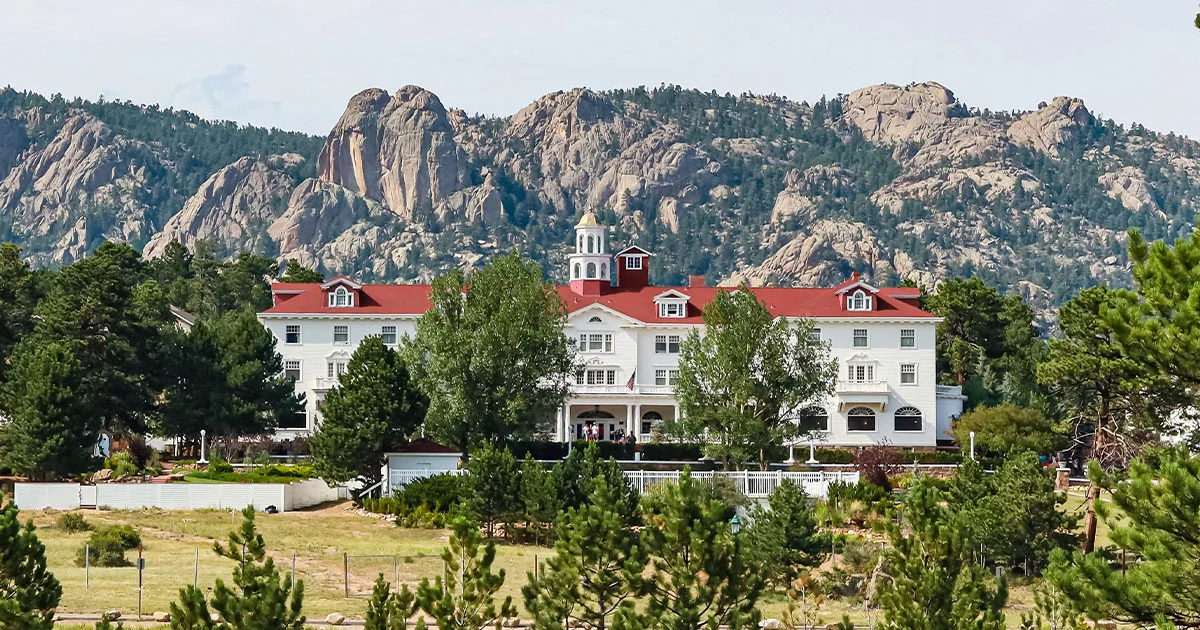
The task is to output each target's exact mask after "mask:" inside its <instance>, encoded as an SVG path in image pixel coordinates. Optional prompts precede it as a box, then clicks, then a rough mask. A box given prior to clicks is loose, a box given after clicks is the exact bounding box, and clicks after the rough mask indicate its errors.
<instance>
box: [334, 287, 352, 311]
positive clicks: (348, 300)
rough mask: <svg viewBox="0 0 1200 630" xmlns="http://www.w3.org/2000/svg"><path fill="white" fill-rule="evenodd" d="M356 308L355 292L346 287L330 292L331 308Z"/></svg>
mask: <svg viewBox="0 0 1200 630" xmlns="http://www.w3.org/2000/svg"><path fill="white" fill-rule="evenodd" d="M353 306H354V292H353V291H351V290H349V289H347V288H346V287H345V286H344V285H342V286H338V288H336V289H334V290H332V291H330V292H329V307H330V308H352V307H353Z"/></svg>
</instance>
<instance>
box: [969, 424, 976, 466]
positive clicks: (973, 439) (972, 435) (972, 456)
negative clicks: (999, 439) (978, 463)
mask: <svg viewBox="0 0 1200 630" xmlns="http://www.w3.org/2000/svg"><path fill="white" fill-rule="evenodd" d="M969 435H970V436H971V461H975V432H974V431H971V433H970V434H969Z"/></svg>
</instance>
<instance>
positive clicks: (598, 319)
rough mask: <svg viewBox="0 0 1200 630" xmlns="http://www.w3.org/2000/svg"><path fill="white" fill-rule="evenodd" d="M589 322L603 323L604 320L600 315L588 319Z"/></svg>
mask: <svg viewBox="0 0 1200 630" xmlns="http://www.w3.org/2000/svg"><path fill="white" fill-rule="evenodd" d="M588 323H589V324H602V323H604V320H603V319H600V318H599V317H593V318H591V319H589V320H588Z"/></svg>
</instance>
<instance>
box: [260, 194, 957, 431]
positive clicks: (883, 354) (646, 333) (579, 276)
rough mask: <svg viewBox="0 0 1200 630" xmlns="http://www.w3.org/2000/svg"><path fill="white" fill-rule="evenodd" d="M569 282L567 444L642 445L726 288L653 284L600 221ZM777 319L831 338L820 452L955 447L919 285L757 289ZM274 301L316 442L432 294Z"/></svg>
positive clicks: (305, 291)
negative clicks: (334, 404) (575, 365)
mask: <svg viewBox="0 0 1200 630" xmlns="http://www.w3.org/2000/svg"><path fill="white" fill-rule="evenodd" d="M575 230H576V242H575V253H574V254H571V255H570V256H569V262H568V264H569V266H570V278H571V282H570V284H568V285H563V286H559V287H558V290H559V294H560V295H561V296H562V299H563V302H564V303H565V305H566V308H567V311H568V317H567V329H566V331H565V332H566V334H567V335H569V336H570V337H571V338H573V339H577V340H578V345H577V347H578V349H579V352H580V358H581V359H582V361H583V363H584V365H585V367H584V370H583V372H582V373H580V374H579V375H578V377H577V381H576V385H575V387H574V388H573V392H572V396H571V397H570V399H568V400H567V402H566V404H564V405H563V407H562V408H561V409H559V410H558V413H557V414H556V417H555V418H553V419H550V418H547V424H550V422H551V421H552V422H553V432H554V435H555V437H556V438H557V439H559V440H564V441H565V440H567V439H569V438H576V439H579V438H582V437H583V431H584V427H586V426H587V425H589V424H596V425H598V426H599V430H600V434H601V437H602V439H607V438H608V437H609V436H611V435H613V433H614V432H616V431H617V430H618V429H621V430H623V431H624V432H625V433H626V434H627V435H634V436H636V437H637V439H638V441H639V442H645V441H650V440H653V439H654V437H655V433H656V430H655V429H656V426H657V425H658V424H659V423H661V422H663V421H664V420H669V419H671V418H673V417H677V416H678V414H679V404H678V403H677V402H676V400H675V397H674V394H673V387H672V386H673V384H674V381H675V378H676V376H677V375H678V365H679V344H680V343H681V341H682V340H683V339H685V338H686V337H687V335H688V333H689V332H691V331H692V330H695V329H696V328H697V327H702V326H703V322H702V321H701V317H700V314H701V310H702V309H703V308H704V306H705V304H707V303H708V302H709V301H710V300H711V299H712V298H713V296H714V295H715V294H716V292H717V291H724V290H729V289H721V288H716V287H707V286H705V285H704V282H703V277H699V278H693V279H692V281H691V282H690V283H689V284H688V286H683V287H655V286H651V285H650V284H649V282H648V279H649V268H650V265H651V263H652V258H653V254H650V253H649V252H647V251H645V250H643V249H640V248H638V247H636V246H632V247H627V248H625V249H623V250H621V251H619V252H617V253H616V254H610V253H609V248H608V235H607V230H606V228H605V227H604V226H601V225H599V224H598V223H597V221H596V217H595V215H593V214H592V213H590V212H589V213H587V214H585V215H584V217H583V219H582V220H581V221H580V223H579V225H577V226H576V228H575ZM750 290H751V291H754V293H755V294H756V295H757V296H758V298H759V299H760V300H761V301H762V302H763V303H764V304H766V306H767V308H768V309H770V311H771V312H772V313H773V314H775V315H776V316H778V317H788V318H808V319H811V320H813V322H814V323H815V326H816V328H817V331H816V334H819V335H820V336H821V338H822V339H824V340H826V341H828V342H829V345H830V349H831V353H832V356H833V358H834V359H835V360H836V361H837V362H838V374H839V380H838V381H837V383H836V386H835V391H834V394H833V395H832V396H830V397H829V399H828V400H826V401H823V402H821V403H818V404H817V405H815V406H814V408H813V410H814V412H813V413H812V414H811V415H806V417H805V420H804V423H805V424H806V425H809V426H810V428H813V429H817V433H816V434H817V435H818V436H819V438H818V439H817V440H816V441H817V443H818V444H819V445H824V446H866V445H870V444H877V443H884V442H886V443H888V444H890V445H893V446H898V447H907V448H921V449H929V448H933V447H934V446H936V445H937V444H938V443H939V442H946V441H948V440H950V422H951V420H952V419H953V418H954V417H956V416H958V415H959V414H960V413H961V412H962V407H963V396H962V394H961V388H958V387H947V386H941V385H938V384H937V379H936V371H935V350H934V340H935V331H936V328H937V323H938V322H939V321H940V318H938V317H936V316H934V315H932V314H930V313H928V312H926V311H923V310H921V308H920V307H919V306H918V293H917V290H916V289H909V288H876V287H873V286H871V285H869V284H867V283H866V282H863V281H862V280H861V279H859V277H858V274H854V275H853V277H851V279H850V280H847V281H846V282H844V283H842V284H840V285H838V286H836V287H832V288H772V287H762V288H752V289H750ZM272 294H273V296H274V302H275V303H274V306H273V307H272V308H269V309H267V310H266V311H264V312H262V313H260V314H259V319H260V320H261V321H262V322H263V325H265V326H266V327H267V328H268V329H270V330H271V332H272V333H273V334H274V335H275V337H276V338H277V340H278V349H279V351H280V353H281V354H282V356H283V360H284V365H285V369H286V371H287V374H288V375H289V376H291V377H292V378H294V379H295V381H296V390H297V392H301V393H303V394H305V396H306V399H307V409H306V411H305V413H304V414H303V416H301V417H298V418H297V419H296V421H295V422H294V423H292V424H290V425H289V426H286V427H283V428H281V430H280V431H279V433H280V434H282V435H303V434H307V433H311V432H312V430H313V429H314V428H315V427H316V425H317V424H319V423H320V411H319V409H320V403H321V401H322V400H323V399H324V397H325V394H326V392H328V391H329V390H330V388H332V387H334V386H336V385H337V381H338V376H339V375H340V374H342V373H343V372H344V370H345V367H346V363H347V362H348V361H349V360H350V355H351V354H352V353H353V352H354V349H355V347H356V346H357V345H358V343H359V342H361V341H362V340H363V339H364V338H366V337H371V336H382V337H383V341H384V342H385V343H388V344H396V343H397V342H399V340H400V339H402V338H403V337H404V336H405V335H412V334H414V333H415V328H416V320H417V318H418V317H420V315H421V314H422V313H424V312H425V311H426V310H427V309H428V308H429V300H428V296H429V286H428V285H363V284H359V283H356V282H354V281H353V280H350V279H348V278H345V277H337V278H333V279H332V280H329V281H328V282H325V283H324V284H274V285H272Z"/></svg>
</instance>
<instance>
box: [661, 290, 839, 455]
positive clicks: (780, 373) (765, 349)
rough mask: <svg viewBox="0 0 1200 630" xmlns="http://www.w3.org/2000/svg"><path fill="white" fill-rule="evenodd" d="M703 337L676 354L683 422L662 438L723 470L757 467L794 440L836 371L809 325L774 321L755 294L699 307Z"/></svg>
mask: <svg viewBox="0 0 1200 630" xmlns="http://www.w3.org/2000/svg"><path fill="white" fill-rule="evenodd" d="M703 315H704V325H705V329H704V335H700V334H699V332H696V331H693V332H692V333H691V334H689V335H688V338H687V339H686V340H685V341H684V343H683V345H682V347H681V348H680V354H679V381H678V382H677V383H676V386H675V395H676V397H677V398H678V400H679V405H680V411H681V413H682V415H683V418H676V419H674V420H672V421H671V422H669V423H668V424H667V428H666V430H667V432H668V433H669V434H671V435H673V436H675V437H678V438H681V439H690V440H693V441H700V442H702V443H703V444H704V451H705V453H706V454H707V455H709V456H710V457H713V458H714V459H720V460H722V461H724V462H725V463H726V465H733V466H740V465H741V464H742V463H743V462H746V461H748V460H756V461H758V463H759V465H760V466H762V467H763V469H764V470H765V468H766V464H767V450H768V449H769V448H770V447H771V446H773V445H777V444H781V443H786V442H788V441H791V440H794V439H796V438H798V437H800V436H801V435H803V431H802V430H801V429H800V428H799V423H798V422H797V421H798V420H799V417H800V414H801V412H802V410H803V408H804V407H805V406H807V405H810V404H813V403H815V402H816V401H819V400H821V399H822V398H824V397H825V396H827V395H829V394H830V393H831V392H832V391H833V384H834V382H835V381H836V379H837V365H836V363H835V362H833V361H832V360H830V358H829V348H828V346H827V345H826V344H825V343H823V342H821V341H819V340H815V339H813V337H812V335H810V333H811V331H812V329H813V327H812V323H811V322H809V321H800V322H793V321H788V320H787V319H784V318H775V317H774V316H773V315H771V312H770V311H769V310H767V307H766V305H765V304H763V303H762V302H760V301H759V300H758V298H757V297H756V296H755V294H754V293H753V292H751V291H750V290H748V289H744V290H741V291H737V292H729V291H719V292H717V294H716V296H715V297H714V298H713V300H712V301H711V302H709V303H708V305H707V306H705V307H704V314H703Z"/></svg>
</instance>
